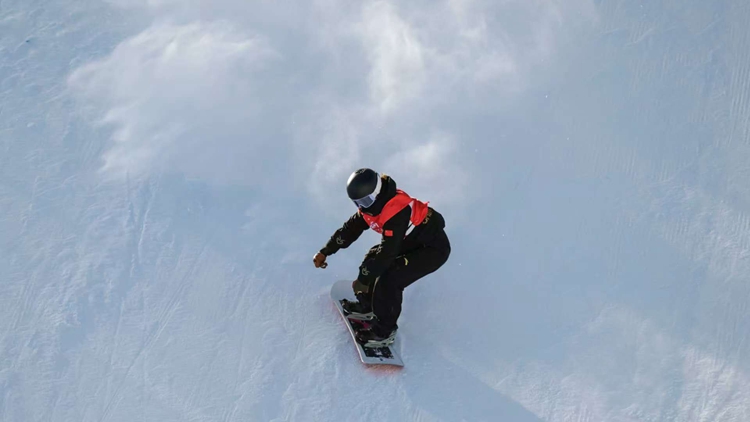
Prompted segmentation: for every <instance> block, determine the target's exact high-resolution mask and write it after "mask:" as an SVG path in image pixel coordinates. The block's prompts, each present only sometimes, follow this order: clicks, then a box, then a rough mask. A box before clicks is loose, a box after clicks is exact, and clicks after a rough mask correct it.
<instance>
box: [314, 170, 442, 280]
mask: <svg viewBox="0 0 750 422" xmlns="http://www.w3.org/2000/svg"><path fill="white" fill-rule="evenodd" d="M394 196H396V182H395V181H394V180H393V179H391V178H390V177H389V176H385V175H384V176H383V183H382V187H381V188H380V193H379V194H378V198H377V200H376V201H375V203H374V204H372V206H371V207H370V208H368V209H366V210H365V211H366V212H367V213H368V214H370V215H378V214H380V212H381V211H382V210H383V207H384V206H385V204H386V203H388V201H390V200H391V199H393V197H394ZM410 219H411V208H409V207H406V208H404V209H403V210H401V211H400V212H399V213H398V214H396V215H394V216H393V217H392V218H391V219H390V220H388V221H387V222H386V223H385V224H384V225H383V232H384V233H385V231H386V230H389V231H392V232H393V236H383V237H382V238H381V240H380V244H379V245H377V246H375V247H373V249H372V250H371V253H368V254H367V257H366V258H365V261H364V262H362V265H360V267H359V270H360V271H359V276H358V278H359V281H360V282H362V283H363V284H365V285H368V286H369V285H371V283H372V282H373V281H374V280H375V279H376V278H378V277H379V276H380V275H381V274H382V273H383V272H384V271H385V270H386V269H388V267H390V266H391V264H392V263H393V261H394V260H395V259H396V257H398V256H399V255H400V254H401V252H402V249H403V245H404V244H405V243H406V244H411V245H413V244H415V243H417V244H420V243H422V244H428V243H429V242H430V241H431V240H432V238H434V236H435V234H436V233H438V232H439V231H440V230H443V228H444V227H445V220H444V219H443V216H442V215H440V214H439V213H438V212H437V211H435V210H434V209H432V208H429V210H428V215H427V217H426V218H425V221H424V222H423V223H422V224H420V225H419V226H417V227H415V228H414V230H412V231H411V233H409V235H408V236H406V237H405V235H406V231H407V229H408V228H409V224H410ZM369 228H370V227H369V226H368V225H367V222H365V219H364V218H363V217H362V215H361V214H360V213H359V212H357V213H355V214H354V215H352V216H351V217H349V220H347V221H346V222H345V223H344V225H343V226H342V227H341V228H340V229H338V230H336V232H335V233H334V234H333V236H331V239H330V240H328V243H327V244H326V245H325V246H324V247H323V248H322V249H321V250H320V253H322V254H323V255H326V256H328V255H333V254H335V253H336V252H338V251H339V249H346V248H348V247H349V245H351V244H352V243H354V241H356V240H357V239H359V237H360V236H361V235H362V233H364V231H365V230H367V229H369Z"/></svg>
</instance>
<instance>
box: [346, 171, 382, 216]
mask: <svg viewBox="0 0 750 422" xmlns="http://www.w3.org/2000/svg"><path fill="white" fill-rule="evenodd" d="M380 180H381V179H380V175H378V183H377V184H376V185H375V190H374V191H372V193H371V194H369V195H367V196H365V197H364V198H359V199H352V201H353V202H354V205H356V206H357V208H360V209H362V208H370V207H371V206H372V204H374V203H375V200H376V199H377V198H378V193H379V192H380V187H381V186H382V183H381V181H380Z"/></svg>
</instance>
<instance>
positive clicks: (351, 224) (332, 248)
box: [320, 212, 370, 256]
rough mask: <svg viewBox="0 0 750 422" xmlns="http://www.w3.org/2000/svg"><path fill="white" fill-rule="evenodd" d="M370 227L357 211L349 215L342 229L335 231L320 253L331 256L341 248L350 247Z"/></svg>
mask: <svg viewBox="0 0 750 422" xmlns="http://www.w3.org/2000/svg"><path fill="white" fill-rule="evenodd" d="M369 228H370V227H369V226H368V225H367V222H366V221H365V219H364V218H363V217H362V215H361V214H360V213H359V212H357V213H356V214H354V215H352V216H351V217H349V219H348V220H347V221H346V222H345V223H344V225H343V226H341V228H340V229H338V230H336V232H335V233H333V236H331V238H330V239H329V240H328V243H326V245H325V246H324V247H323V248H322V249H321V250H320V253H322V254H323V255H326V256H329V255H333V254H335V253H336V252H338V251H339V249H346V248H348V247H349V245H351V244H352V243H354V241H355V240H357V239H359V237H360V236H361V235H362V233H364V231H365V230H367V229H369Z"/></svg>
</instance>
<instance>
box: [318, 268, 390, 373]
mask: <svg viewBox="0 0 750 422" xmlns="http://www.w3.org/2000/svg"><path fill="white" fill-rule="evenodd" d="M331 299H332V300H333V303H334V304H335V305H336V309H338V310H339V314H341V318H343V319H344V323H345V324H346V328H347V329H348V330H349V334H351V336H352V340H354V344H355V345H356V346H357V352H358V353H359V360H361V361H362V363H364V364H367V365H393V366H404V362H403V361H402V360H401V357H400V356H399V355H398V353H397V352H396V346H398V343H399V341H398V334H396V340H395V341H394V342H393V344H391V345H390V346H388V347H377V348H370V347H364V346H363V345H362V344H361V343H359V342H358V341H357V337H356V336H355V330H356V328H357V327H358V326H359V324H362V322H360V321H357V320H350V319H349V318H347V312H346V311H345V310H344V308H343V307H342V306H341V302H342V301H343V300H344V299H347V300H350V301H355V300H357V299H356V298H355V297H354V292H353V291H352V282H351V281H348V280H340V281H337V282H335V283H334V284H333V286H332V287H331ZM365 323H366V322H365Z"/></svg>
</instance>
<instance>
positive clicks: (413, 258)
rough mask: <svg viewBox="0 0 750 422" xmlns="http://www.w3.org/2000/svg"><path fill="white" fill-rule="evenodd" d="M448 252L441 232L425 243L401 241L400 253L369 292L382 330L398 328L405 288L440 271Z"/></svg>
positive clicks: (448, 246)
mask: <svg viewBox="0 0 750 422" xmlns="http://www.w3.org/2000/svg"><path fill="white" fill-rule="evenodd" d="M376 249H377V247H374V248H373V249H371V250H370V252H369V253H368V256H369V255H370V254H372V253H375V250H376ZM450 253H451V245H450V242H449V241H448V235H446V233H445V231H444V230H442V229H441V230H440V231H439V232H437V233H436V234H435V236H434V237H433V238H432V239H430V240H429V241H428V242H426V243H424V242H417V241H409V239H408V238H407V239H404V242H403V243H402V247H401V254H400V255H399V256H398V257H396V259H395V260H394V262H393V264H392V265H391V266H390V267H389V268H388V269H387V270H385V272H384V273H383V274H381V275H380V277H378V278H377V279H376V280H375V283H374V288H373V291H372V310H373V313H375V316H376V317H377V318H378V325H380V328H381V329H382V330H383V331H388V330H390V329H393V328H396V327H397V325H396V322H397V321H398V317H399V315H401V303H402V301H403V293H404V289H405V288H406V287H408V286H409V285H410V284H412V283H414V282H415V281H417V280H419V279H420V278H422V277H424V276H426V275H428V274H430V273H432V272H434V271H436V270H437V269H438V268H440V267H441V266H442V265H443V264H445V262H446V261H447V260H448V257H449V256H450ZM365 259H367V258H365Z"/></svg>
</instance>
